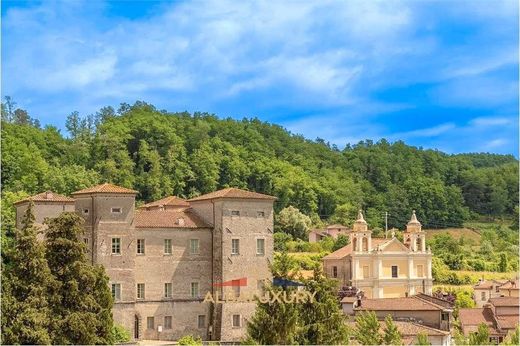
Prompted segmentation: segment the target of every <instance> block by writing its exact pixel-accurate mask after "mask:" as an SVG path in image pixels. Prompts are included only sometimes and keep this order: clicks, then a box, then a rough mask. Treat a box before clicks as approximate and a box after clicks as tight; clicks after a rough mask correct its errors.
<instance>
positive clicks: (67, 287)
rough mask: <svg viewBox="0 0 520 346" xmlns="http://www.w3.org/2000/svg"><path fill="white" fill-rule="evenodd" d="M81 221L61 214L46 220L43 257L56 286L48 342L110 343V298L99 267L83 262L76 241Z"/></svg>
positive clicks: (84, 250) (82, 246) (82, 249)
mask: <svg viewBox="0 0 520 346" xmlns="http://www.w3.org/2000/svg"><path fill="white" fill-rule="evenodd" d="M82 222H83V219H82V218H81V217H80V216H78V215H77V214H76V213H72V212H65V213H62V214H61V215H60V216H59V217H57V218H54V219H50V220H48V221H47V225H48V229H47V240H46V247H47V252H46V257H47V262H48V264H49V268H50V271H51V273H52V274H53V275H54V277H55V278H56V280H57V282H58V283H59V285H58V286H57V287H56V289H55V291H54V295H53V297H52V298H53V301H52V302H51V303H52V307H53V309H52V316H53V324H52V328H51V330H52V333H53V340H52V343H55V344H110V343H112V342H113V340H112V327H113V320H112V311H111V309H112V304H113V300H112V295H111V292H110V290H109V287H108V277H107V276H106V274H105V270H104V269H103V267H102V266H97V265H96V266H94V265H91V264H90V263H89V261H88V260H87V256H86V253H87V248H86V245H85V244H84V243H83V242H82V241H79V239H81V238H82V235H83V232H84V229H83V227H82V226H81V224H82Z"/></svg>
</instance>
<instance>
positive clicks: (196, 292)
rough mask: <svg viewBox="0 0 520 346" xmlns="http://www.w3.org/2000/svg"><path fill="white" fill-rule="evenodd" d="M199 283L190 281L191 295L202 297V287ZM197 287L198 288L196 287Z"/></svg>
mask: <svg viewBox="0 0 520 346" xmlns="http://www.w3.org/2000/svg"><path fill="white" fill-rule="evenodd" d="M199 286H200V285H199V283H198V282H197V281H193V282H191V283H190V296H191V297H192V298H199V297H200V287H199ZM195 288H196V289H195Z"/></svg>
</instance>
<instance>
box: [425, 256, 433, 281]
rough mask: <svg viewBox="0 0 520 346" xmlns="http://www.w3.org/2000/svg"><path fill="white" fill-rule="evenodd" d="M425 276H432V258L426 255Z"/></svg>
mask: <svg viewBox="0 0 520 346" xmlns="http://www.w3.org/2000/svg"><path fill="white" fill-rule="evenodd" d="M426 277H427V278H428V279H431V278H432V258H431V257H428V259H427V260H426Z"/></svg>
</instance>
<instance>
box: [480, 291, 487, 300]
mask: <svg viewBox="0 0 520 346" xmlns="http://www.w3.org/2000/svg"><path fill="white" fill-rule="evenodd" d="M480 300H482V301H483V302H485V301H486V300H487V299H486V292H480Z"/></svg>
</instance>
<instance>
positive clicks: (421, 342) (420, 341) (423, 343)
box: [415, 333, 431, 346]
mask: <svg viewBox="0 0 520 346" xmlns="http://www.w3.org/2000/svg"><path fill="white" fill-rule="evenodd" d="M415 345H417V346H430V345H431V342H430V341H429V340H428V335H427V334H426V333H419V334H417V341H416V342H415Z"/></svg>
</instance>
